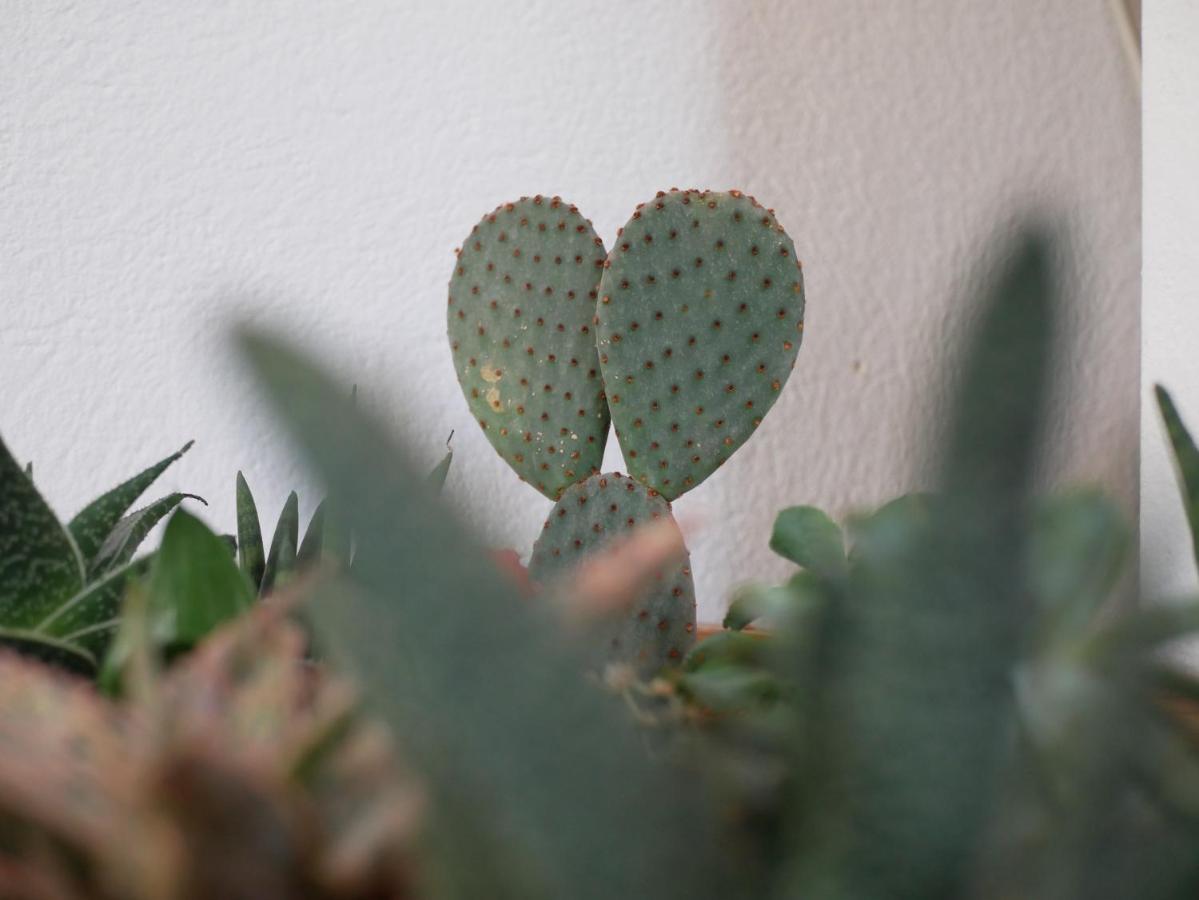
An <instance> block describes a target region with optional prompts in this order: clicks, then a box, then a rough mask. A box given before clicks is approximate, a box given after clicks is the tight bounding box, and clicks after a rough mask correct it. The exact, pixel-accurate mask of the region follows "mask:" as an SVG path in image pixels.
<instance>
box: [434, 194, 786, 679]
mask: <svg viewBox="0 0 1199 900" xmlns="http://www.w3.org/2000/svg"><path fill="white" fill-rule="evenodd" d="M803 317H804V292H803V276H802V268H801V265H800V262H799V259H798V257H797V256H796V253H795V246H794V244H793V243H792V241H791V239H790V238H789V237H788V236H787V234H786V232H785V231H783V229H782V226H780V225H779V224H778V221H777V219H776V218H775V216H774V213H773V211H772V210H769V209H766V208H764V207H762V206H761V205H760V204H759V203H758V202H757V201H756V200H754V199H753V198H752V197H749V196H747V195H745V194H742V193H740V192H739V191H731V192H728V193H722V192H713V191H695V190H683V191H680V190H677V189H671V190H670V191H669V192H666V191H660V192H659V193H658V194H657V196H656V197H655V198H654V199H653V200H651V201H649V202H648V203H643V204H640V205H639V206H638V207H637V209H636V210H635V212H634V213H633V217H632V218H631V219H630V220H629V222H628V223H627V224H626V225H625V226H624V227H623V228H622V229H620V231H619V232H618V233H617V243H616V245H615V246H614V247H613V248H612V249H611V251H610V252H605V248H604V244H603V241H602V240H601V239H600V238H599V237H598V236H597V235H596V233H595V230H594V228H593V227H592V226H591V223H590V221H588V220H587V219H585V218H583V216H582V215H581V214H580V213H579V211H578V209H577V207H575V206H572V205H569V204H567V203H565V202H564V201H562V200H561V199H560V198H558V197H552V198H546V197H542V196H535V197H531V198H530V197H523V198H521V199H520V200H519V201H516V202H513V203H507V204H504V205H502V206H499V207H497V208H496V209H495V210H494V211H493V212H491V213H489V214H487V215H486V216H484V217H483V219H482V221H480V222H479V224H478V225H476V226H475V228H474V229H473V230H472V231H471V233H470V235H469V236H468V237H467V240H466V242H465V243H464V244H463V246H462V247H461V248H460V249H459V250H458V251H457V263H456V266H455V269H454V274H453V276H452V278H451V280H450V290H449V304H448V314H447V321H448V328H447V330H448V334H449V340H450V347H451V350H452V353H453V358H454V367H455V371H456V373H457V376H458V381H459V383H460V385H461V386H462V390H463V393H464V394H465V395H466V400H467V404H468V405H469V407H470V410H471V412H472V414H473V415H474V416H475V418H476V420H477V421H478V423H479V425H480V427H481V428H482V429H483V432H484V434H485V435H486V436H487V439H488V440H489V441H490V442H491V443H492V446H494V447H495V449H496V450H497V452H498V453H499V454H500V456H501V457H502V458H503V459H504V460H505V462H507V463H508V464H509V465H510V466H511V467H512V468H513V469H514V470H515V471H516V473H517V475H519V476H520V478H521V479H522V480H524V481H527V482H529V483H531V484H533V485H534V486H535V487H536V488H537V489H538V490H539V491H541V492H542V493H543V494H545V495H546V496H547V497H549V498H550V499H551V500H554V501H556V505H555V507H554V509H553V510H552V511H551V513H550V516H549V518H548V519H547V520H546V523H545V526H544V528H543V531H542V535H541V537H540V538H539V540H538V542H537V545H536V546H535V547H534V550H533V555H532V559H531V563H530V574H531V575H532V576H533V578H534V579H535V580H538V581H544V580H547V579H549V578H552V577H554V576H556V575H557V574H558V573H559V572H560V571H561V570H562V569H563V568H564V567H565V566H566V561H568V560H569V561H570V562H577V561H578V560H579V559H581V558H582V557H584V556H587V555H589V554H591V553H594V552H595V551H596V550H598V549H600V548H601V547H603V546H604V545H606V544H607V543H609V542H610V541H612V540H614V539H616V538H617V537H619V536H620V535H621V534H623V533H627V531H628V529H630V528H632V527H634V526H636V525H638V524H640V523H642V522H644V521H647V520H649V519H650V518H652V517H659V516H662V515H666V516H669V515H670V514H671V512H670V501H673V500H675V499H677V498H678V497H679V496H681V495H682V494H684V493H685V492H686V491H688V490H690V489H691V488H693V487H695V486H696V485H698V484H699V483H700V482H702V481H703V480H704V479H705V478H707V477H708V476H709V475H711V474H712V473H713V472H714V471H716V469H717V468H719V467H720V466H721V465H722V464H723V463H724V462H725V461H726V460H727V459H728V458H729V457H730V456H731V455H732V454H733V453H734V452H735V451H736V450H737V448H738V447H740V446H741V445H742V444H743V443H744V442H745V441H746V440H747V439H748V438H749V436H750V435H751V434H752V433H753V432H754V430H755V429H756V428H757V427H758V426H759V425H760V424H761V423H762V419H763V417H764V416H765V415H766V413H767V411H768V410H769V409H770V407H771V406H772V405H773V404H774V402H775V400H776V399H777V398H778V395H779V392H780V391H781V389H782V386H783V384H784V383H785V382H786V380H787V378H788V376H789V375H790V373H791V370H792V369H793V367H794V365H795V358H796V354H797V353H798V352H799V346H800V343H801V339H802V336H803ZM610 423H611V424H612V425H613V426H614V427H615V431H616V435H617V439H618V440H619V442H620V446H621V449H622V451H623V455H624V458H625V464H626V466H627V467H628V471H629V474H630V476H631V478H625V477H624V476H622V475H620V474H618V473H601V472H600V466H601V463H602V458H603V452H604V445H605V443H606V440H607V433H608V427H609V424H610ZM616 484H620V485H622V486H623V487H622V489H621V490H610V488H611V486H613V485H616ZM606 492H607V493H606ZM613 494H619V495H620V496H621V497H622V500H623V502H620V503H617V502H616V501H615V500H612V501H609V500H608V499H606V498H607V497H609V496H611V495H613ZM662 583H663V584H664V585H669V586H670V587H669V589H660V588H658V587H655V588H653V589H652V590H651V591H649V592H648V593H647V595H646V596H645V597H644V598H642V600H641V601H640V602H638V603H636V604H634V608H633V609H632V610H631V611H630V612H629V616H630V618H629V620H628V621H626V622H624V623H622V624H621V625H620V626H619V628H618V629H617V630H616V631H614V632H613V633H612V634H611V635H610V637H609V638H608V643H609V650H610V654H609V658H610V659H611V660H613V661H616V660H621V661H625V662H631V663H634V664H635V665H636V666H637V668H638V669H640V670H641V671H643V672H652V671H653V670H655V669H657V668H661V667H662V666H664V665H668V664H670V663H672V662H675V661H677V660H678V659H679V658H681V656H683V655H685V654H686V652H687V650H688V649H689V648H690V646H691V645H692V643H693V642H694V631H695V592H694V585H693V582H692V579H691V572H690V565H689V562H688V561H686V560H684V561H683V563H682V564H680V566H679V568H678V570H677V571H675V572H671V573H663V579H662Z"/></svg>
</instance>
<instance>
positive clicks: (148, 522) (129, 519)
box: [88, 492, 207, 578]
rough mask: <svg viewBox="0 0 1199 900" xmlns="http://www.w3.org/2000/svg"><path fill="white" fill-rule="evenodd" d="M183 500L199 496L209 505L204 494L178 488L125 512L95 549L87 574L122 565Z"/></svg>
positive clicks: (117, 567)
mask: <svg viewBox="0 0 1199 900" xmlns="http://www.w3.org/2000/svg"><path fill="white" fill-rule="evenodd" d="M184 500H197V501H199V502H200V503H204V504H205V505H207V503H206V502H205V500H204V498H203V497H200V496H197V495H196V494H184V493H181V492H176V493H174V494H167V495H166V496H165V497H160V498H159V499H158V500H155V501H154V502H153V503H151V504H149V505H147V506H143V507H142V508H141V509H136V510H134V511H133V512H131V513H129V515H127V516H125V517H124V518H123V519H121V521H119V522H117V524H116V526H115V527H114V528H113V529H112V531H111V532H109V534H108V537H107V538H105V540H104V543H103V544H102V545H101V546H100V549H99V550H98V551H96V555H95V557H93V559H92V563H91V566H90V567H89V572H88V575H89V577H91V578H96V577H100V576H103V575H105V574H106V573H108V572H112V571H114V570H116V569H119V568H121V567H122V566H124V565H125V564H126V563H128V562H129V561H130V560H131V559H133V554H134V553H136V552H137V548H138V546H139V545H140V544H141V542H142V541H143V540H145V538H146V535H148V534H149V533H150V531H151V530H152V529H153V528H154V526H155V525H157V524H158V523H159V522H161V521H162V520H163V519H165V518H166V517H167V516H169V515H170V514H171V512H172V511H174V509H175V507H177V506H178V505H179V504H180V503H182V502H183V501H184Z"/></svg>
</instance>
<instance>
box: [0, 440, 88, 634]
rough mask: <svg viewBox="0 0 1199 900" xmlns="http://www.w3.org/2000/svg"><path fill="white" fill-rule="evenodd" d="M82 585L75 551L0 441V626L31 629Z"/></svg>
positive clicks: (81, 567) (80, 564)
mask: <svg viewBox="0 0 1199 900" xmlns="http://www.w3.org/2000/svg"><path fill="white" fill-rule="evenodd" d="M83 582H84V565H83V557H82V556H81V555H80V552H79V547H78V546H77V545H76V543H75V541H74V540H73V539H72V537H71V534H70V532H69V531H67V529H65V528H64V527H63V526H62V523H60V522H59V521H58V519H57V518H56V517H55V515H54V512H53V511H52V510H51V509H50V507H49V506H48V505H47V504H46V501H45V500H43V499H42V496H41V494H39V493H38V491H37V489H36V488H35V487H34V486H33V482H32V481H30V480H29V476H28V475H27V474H26V473H25V471H24V470H23V469H22V467H21V465H20V464H19V463H18V462H17V461H16V460H15V459H14V458H13V455H12V454H11V453H10V452H9V450H8V447H7V446H5V444H4V442H3V441H2V440H0V626H2V627H4V628H7V629H24V628H30V627H32V626H34V625H36V624H37V623H38V622H39V621H41V620H42V619H43V618H45V616H46V615H48V614H49V613H50V612H52V611H53V610H54V608H55V607H56V606H57V605H58V604H60V603H62V602H64V601H65V600H67V599H69V598H70V597H71V596H73V595H74V594H76V593H78V591H79V590H80V589H81V588H82V587H83Z"/></svg>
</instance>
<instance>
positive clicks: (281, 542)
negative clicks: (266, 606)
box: [258, 491, 300, 597]
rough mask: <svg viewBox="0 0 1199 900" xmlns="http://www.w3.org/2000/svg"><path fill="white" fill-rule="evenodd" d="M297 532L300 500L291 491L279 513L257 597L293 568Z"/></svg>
mask: <svg viewBox="0 0 1199 900" xmlns="http://www.w3.org/2000/svg"><path fill="white" fill-rule="evenodd" d="M299 532H300V498H299V497H298V496H297V495H296V492H295V491H292V492H291V493H290V494H288V495H287V501H286V502H285V503H284V504H283V510H282V512H280V513H279V521H278V522H277V523H276V524H275V536H274V537H273V538H271V552H270V553H269V554H268V555H267V558H266V570H265V571H264V572H263V574H262V586H261V587H260V588H259V589H258V596H260V597H261V596H264V595H265V594H267V593H269V592H270V590H271V588H273V587H274V586H275V583H276V582H278V581H279V580H280V579H281V578H283V577H284V576H286V575H288V574H289V573H290V572H291V570H292V569H293V568H294V567H295V562H296V545H297V544H298V542H299Z"/></svg>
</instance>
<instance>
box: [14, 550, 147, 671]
mask: <svg viewBox="0 0 1199 900" xmlns="http://www.w3.org/2000/svg"><path fill="white" fill-rule="evenodd" d="M152 559H153V556H148V557H143V558H141V559H138V560H134V561H133V562H130V563H126V564H125V565H123V566H121V567H119V568H115V569H112V570H110V571H108V572H105V573H104V574H103V575H102V576H100V577H99V578H98V579H96V580H95V581H91V582H89V583H88V584H87V585H86V586H85V587H84V588H83V590H81V591H80V592H79V593H78V594H76V595H75V596H74V597H72V598H71V599H70V600H68V601H67V602H66V603H64V604H63V605H62V606H60V607H58V609H56V610H55V611H54V612H53V614H51V615H50V616H48V617H46V619H45V620H43V621H42V622H40V623H39V624H38V626H37V628H36V629H35V630H36V631H37V632H38V633H39V634H45V635H49V636H51V637H55V638H59V639H61V640H63V641H68V642H70V643H72V644H75V645H78V646H80V647H82V648H83V649H85V650H87V651H88V652H89V653H90V654H91V655H92V656H94V657H95V658H96V659H98V660H99V659H103V658H104V654H105V653H106V652H107V650H108V645H109V643H110V642H111V641H112V638H113V636H114V635H115V634H116V631H117V628H118V626H119V625H120V618H119V617H120V612H121V599H122V598H123V596H124V593H125V588H126V586H127V585H128V584H129V582H130V581H131V580H132V579H133V578H136V577H138V576H140V575H142V574H143V573H145V572H146V571H147V570H148V569H149V567H150V562H151V560H152Z"/></svg>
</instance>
